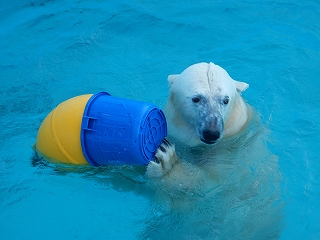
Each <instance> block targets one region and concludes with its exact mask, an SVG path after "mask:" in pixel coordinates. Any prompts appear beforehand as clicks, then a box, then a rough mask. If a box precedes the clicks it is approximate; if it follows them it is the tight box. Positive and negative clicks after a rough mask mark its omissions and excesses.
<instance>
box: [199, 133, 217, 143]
mask: <svg viewBox="0 0 320 240" xmlns="http://www.w3.org/2000/svg"><path fill="white" fill-rule="evenodd" d="M202 136H203V138H202V139H201V141H202V142H204V143H206V144H214V143H215V142H217V140H218V139H219V138H220V136H221V134H220V132H219V131H209V130H206V131H203V132H202Z"/></svg>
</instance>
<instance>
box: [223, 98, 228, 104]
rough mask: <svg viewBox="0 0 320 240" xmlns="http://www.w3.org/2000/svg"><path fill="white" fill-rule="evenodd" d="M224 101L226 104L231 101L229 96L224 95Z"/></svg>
mask: <svg viewBox="0 0 320 240" xmlns="http://www.w3.org/2000/svg"><path fill="white" fill-rule="evenodd" d="M223 103H224V104H226V105H227V104H228V103H229V96H225V97H224V99H223Z"/></svg>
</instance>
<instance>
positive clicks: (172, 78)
mask: <svg viewBox="0 0 320 240" xmlns="http://www.w3.org/2000/svg"><path fill="white" fill-rule="evenodd" d="M179 75H180V74H172V75H169V76H168V82H169V86H170V87H171V86H172V84H173V83H174V82H175V81H176V79H177V78H178V77H179Z"/></svg>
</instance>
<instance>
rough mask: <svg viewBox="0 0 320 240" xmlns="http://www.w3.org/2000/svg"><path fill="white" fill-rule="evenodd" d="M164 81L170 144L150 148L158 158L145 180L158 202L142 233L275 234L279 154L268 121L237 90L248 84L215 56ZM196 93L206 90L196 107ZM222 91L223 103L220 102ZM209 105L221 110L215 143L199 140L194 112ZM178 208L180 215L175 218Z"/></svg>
mask: <svg viewBox="0 0 320 240" xmlns="http://www.w3.org/2000/svg"><path fill="white" fill-rule="evenodd" d="M168 81H169V86H170V94H169V98H168V102H167V105H166V108H165V114H166V118H167V121H168V125H169V126H168V129H169V139H170V141H172V142H174V143H175V145H176V147H175V148H174V146H173V145H167V144H162V150H161V149H158V151H157V153H156V157H157V160H158V161H155V162H151V163H150V164H149V165H148V167H147V176H149V183H148V184H149V186H150V187H151V188H152V189H156V194H155V196H156V200H155V201H159V203H160V205H157V208H159V209H158V210H157V211H155V212H157V214H156V215H151V216H150V222H151V223H152V224H153V228H152V229H149V230H148V231H146V236H147V237H149V238H150V237H151V238H150V239H175V237H176V236H181V238H182V239H277V238H279V236H280V233H281V229H282V225H281V221H282V214H281V212H282V203H281V197H280V186H279V181H280V177H281V174H280V172H279V169H278V162H277V157H276V156H275V155H273V154H272V153H271V152H270V151H269V149H268V142H269V138H268V135H269V131H268V129H267V128H266V127H265V126H264V125H263V124H262V123H261V120H260V118H259V116H258V114H256V113H255V111H254V110H252V108H251V107H250V106H249V105H248V104H247V103H246V102H245V101H244V100H243V98H242V96H241V92H243V91H244V90H246V89H247V88H248V84H246V83H244V82H239V81H235V80H233V79H232V78H231V77H230V76H229V75H228V73H227V72H226V71H225V70H224V69H222V68H221V67H219V66H217V65H214V64H213V63H209V64H207V63H200V64H195V65H192V66H190V67H189V68H187V69H186V70H185V71H183V72H182V73H181V74H178V75H170V76H169V77H168ZM199 95H201V96H204V97H205V98H206V104H203V106H202V107H201V108H200V111H201V113H199V108H197V107H198V106H197V105H195V104H194V103H193V102H192V98H193V97H194V96H199ZM226 95H228V96H229V98H230V101H229V103H228V104H227V106H225V105H223V104H221V99H223V97H224V96H226ZM219 104H220V105H219ZM205 108H207V109H205ZM210 111H218V113H217V114H218V115H219V114H221V118H222V119H223V123H224V128H223V133H222V135H221V138H220V139H219V141H218V142H217V143H215V144H212V145H206V144H204V143H202V141H201V140H200V137H201V136H200V135H201V134H200V135H199V129H201V127H202V126H201V121H202V119H201V118H200V119H199V117H201V115H202V117H203V116H204V114H205V115H207V117H208V118H210V116H211V113H210ZM213 115H214V114H213ZM163 150H164V151H163ZM177 155H178V156H179V157H178V156H177ZM159 206H161V207H159ZM159 212H161V213H162V214H164V215H163V216H167V217H163V216H162V214H160V215H159ZM169 216H170V217H169ZM181 216H184V218H183V220H181V221H175V219H177V218H179V217H181ZM162 226H170V227H169V228H168V227H162ZM156 229H161V231H157V230H156ZM219 237H221V238H219Z"/></svg>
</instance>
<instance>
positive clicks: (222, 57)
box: [0, 0, 320, 240]
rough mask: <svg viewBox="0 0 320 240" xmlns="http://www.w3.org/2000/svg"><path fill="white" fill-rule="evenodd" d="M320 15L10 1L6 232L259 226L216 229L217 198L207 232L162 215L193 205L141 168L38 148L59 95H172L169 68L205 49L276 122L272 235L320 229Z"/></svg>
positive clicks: (4, 137) (265, 117)
mask: <svg viewBox="0 0 320 240" xmlns="http://www.w3.org/2000/svg"><path fill="white" fill-rule="evenodd" d="M115 2H116V3H115ZM319 22H320V3H319V2H318V1H316V0H314V1H312V0H309V1H308V0H307V1H297V0H296V1H232V0H226V1H180V0H177V1H161V2H160V1H139V0H136V1H134V0H131V1H130V0H128V1H109V2H108V1H99V0H96V1H73V0H69V1H66V0H57V1H50V0H47V1H41V0H35V1H29V0H25V1H23V0H20V1H19V0H13V1H8V0H5V1H3V2H2V4H1V6H0V46H1V52H0V81H1V88H0V93H1V99H0V127H1V131H0V139H1V140H0V142H1V144H0V156H1V158H0V239H58V238H59V239H115V238H117V239H145V238H147V237H148V236H149V235H148V232H156V233H157V232H158V233H159V234H160V235H159V237H155V236H152V235H150V236H149V237H150V239H158V238H162V239H178V238H180V239H191V238H188V236H190V235H188V234H189V233H190V232H192V231H193V230H194V232H197V234H199V235H197V237H198V238H197V239H241V238H242V239H250V238H249V237H248V238H245V237H243V236H242V235H241V238H240V235H236V234H235V235H233V236H230V234H229V235H228V230H230V231H229V232H233V230H234V227H235V226H234V225H230V227H228V226H226V225H225V226H221V224H220V225H219V224H216V225H215V226H216V228H212V225H208V227H207V228H206V221H207V219H206V218H205V217H207V216H208V215H210V214H211V215H212V216H213V215H216V214H217V215H218V214H219V212H210V211H211V210H212V209H211V208H209V209H203V211H204V212H206V214H203V213H202V212H199V214H198V215H199V216H200V217H201V216H202V215H201V214H203V217H204V219H203V224H202V225H201V231H198V229H199V226H198V225H196V224H195V225H192V224H191V226H192V227H191V230H190V229H188V231H186V229H183V228H182V229H180V230H179V229H178V230H177V228H174V226H173V225H170V224H166V225H160V224H155V223H154V222H155V221H156V220H157V219H156V218H157V217H159V219H161V221H159V222H160V223H163V222H165V220H166V218H167V220H168V221H167V222H169V223H172V222H173V223H177V224H178V223H179V222H184V221H186V219H188V218H189V215H188V211H187V210H186V211H182V212H175V209H174V208H167V209H166V210H165V211H164V210H163V208H166V207H163V206H165V205H166V204H165V203H163V202H161V200H158V201H154V198H153V195H152V194H153V192H152V191H151V190H148V189H147V187H146V185H148V180H146V179H145V178H144V170H145V169H143V168H137V169H136V168H130V167H123V168H121V167H120V168H113V167H107V168H102V169H98V170H97V169H96V170H92V169H64V166H58V167H57V166H52V165H46V164H45V163H43V162H40V163H35V162H33V161H32V159H33V150H32V145H33V144H34V142H35V139H36V135H37V131H38V128H39V126H40V124H41V122H42V120H43V119H44V118H45V116H46V115H47V114H48V113H49V112H50V111H51V110H52V109H53V108H54V107H55V106H57V104H59V103H60V102H62V101H64V100H66V99H68V98H71V97H73V96H77V95H80V94H84V93H95V92H98V91H102V90H106V91H108V92H109V93H111V94H112V95H115V96H118V97H124V98H129V99H136V100H141V101H147V102H153V103H155V104H157V105H158V106H160V107H163V105H164V104H165V102H166V98H167V96H168V86H167V81H166V78H167V76H168V75H169V74H173V73H179V72H181V71H182V70H183V69H185V68H186V67H188V66H189V65H191V64H194V63H197V62H202V61H205V62H210V61H212V62H214V63H216V64H218V65H220V66H222V67H223V68H225V69H226V70H227V71H228V72H229V74H230V75H231V76H232V77H233V78H234V79H237V80H240V81H245V82H247V83H249V84H250V88H249V89H248V90H247V91H246V92H244V94H243V95H244V97H245V99H246V100H247V101H248V103H250V105H252V106H253V107H254V108H255V109H256V111H257V112H258V113H259V115H260V116H261V119H262V122H263V123H265V124H266V125H267V127H268V128H269V129H270V132H271V134H270V136H271V137H270V139H271V140H270V143H269V144H268V147H269V148H270V150H271V151H272V152H273V153H274V154H275V155H277V156H278V170H277V171H278V172H277V173H278V174H279V175H281V178H279V179H280V180H279V182H277V184H278V185H279V186H280V190H281V193H280V194H279V199H280V200H278V202H280V203H277V204H281V206H282V207H281V214H280V215H281V216H282V217H281V219H277V221H276V222H277V224H279V226H278V230H279V229H280V230H279V232H277V233H273V232H272V231H273V228H270V232H269V233H268V234H269V236H274V238H280V239H283V240H287V239H320V201H319V199H320V173H319V172H320V161H319V155H320V143H319V142H320V138H319V136H320V135H319V134H320V127H319V126H320V120H319V115H320V108H319V104H318V103H319V101H320V97H319V90H320V82H319V76H320V68H319V66H320V27H319ZM178 154H179V153H178ZM173 196H174V197H181V196H175V195H173ZM182 198H183V196H182ZM197 200H198V201H201V197H199V198H198V199H197ZM206 200H208V198H206ZM209 200H211V201H212V204H213V205H214V204H215V201H220V203H221V202H223V198H221V196H214V197H212V198H211V199H209ZM174 201H175V200H174V199H173V202H174ZM210 204H211V203H210ZM275 204H276V203H275ZM234 210H235V213H236V215H234V217H233V219H232V223H237V222H239V224H241V221H242V219H243V218H244V217H245V216H243V215H242V214H241V212H237V211H236V210H237V209H234ZM150 216H155V220H154V219H153V221H152V220H151V219H150ZM192 216H194V214H193V215H192ZM173 217H176V218H177V219H172V218H173ZM277 218H278V216H277ZM255 221H256V222H257V223H258V222H259V221H260V222H259V223H261V224H263V223H264V222H263V221H264V220H263V219H259V218H258V219H255ZM191 222H192V219H191ZM209 226H210V227H211V228H209ZM171 228H172V230H174V231H172V232H173V234H172V235H170V234H167V235H166V236H161V232H162V230H163V231H164V232H166V233H170V231H171ZM192 228H193V229H192ZM222 229H223V230H222ZM186 232H188V234H187V233H186ZM201 234H202V235H201ZM264 235H266V233H264ZM208 236H209V237H208ZM192 239H196V238H192ZM255 239H257V238H255Z"/></svg>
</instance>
